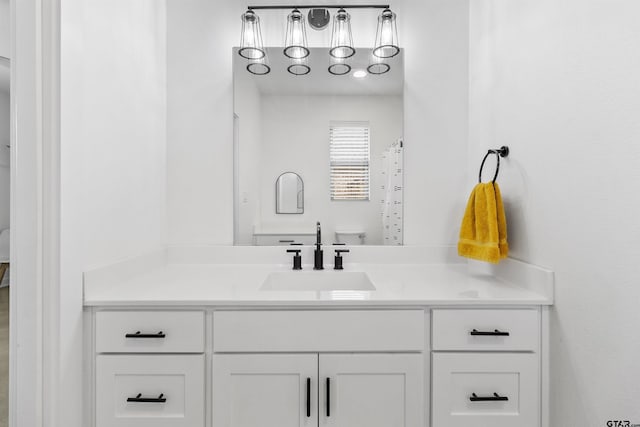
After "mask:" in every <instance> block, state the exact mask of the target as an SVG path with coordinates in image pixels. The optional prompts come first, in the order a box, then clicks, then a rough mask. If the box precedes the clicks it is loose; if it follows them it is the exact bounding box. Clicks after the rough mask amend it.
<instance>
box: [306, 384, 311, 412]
mask: <svg viewBox="0 0 640 427" xmlns="http://www.w3.org/2000/svg"><path fill="white" fill-rule="evenodd" d="M310 416H311V378H307V418H308V417H310Z"/></svg>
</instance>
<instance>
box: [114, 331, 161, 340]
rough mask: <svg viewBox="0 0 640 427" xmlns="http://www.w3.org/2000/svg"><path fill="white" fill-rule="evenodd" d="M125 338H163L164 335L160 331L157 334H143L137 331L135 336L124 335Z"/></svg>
mask: <svg viewBox="0 0 640 427" xmlns="http://www.w3.org/2000/svg"><path fill="white" fill-rule="evenodd" d="M124 337H125V338H164V337H166V335H165V334H164V332H162V331H160V332H158V333H157V334H143V333H141V332H140V331H137V332H136V333H135V334H126V335H125V336H124Z"/></svg>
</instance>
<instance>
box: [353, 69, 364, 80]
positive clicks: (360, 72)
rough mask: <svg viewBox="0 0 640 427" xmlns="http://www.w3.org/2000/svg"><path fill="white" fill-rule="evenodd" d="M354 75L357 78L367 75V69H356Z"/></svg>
mask: <svg viewBox="0 0 640 427" xmlns="http://www.w3.org/2000/svg"><path fill="white" fill-rule="evenodd" d="M353 77H355V78H356V79H361V78H364V77H367V72H366V71H365V70H356V71H354V72H353Z"/></svg>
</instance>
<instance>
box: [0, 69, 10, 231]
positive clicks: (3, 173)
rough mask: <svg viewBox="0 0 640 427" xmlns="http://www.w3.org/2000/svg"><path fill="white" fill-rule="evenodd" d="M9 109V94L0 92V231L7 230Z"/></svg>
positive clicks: (8, 212) (8, 210) (8, 211)
mask: <svg viewBox="0 0 640 427" xmlns="http://www.w3.org/2000/svg"><path fill="white" fill-rule="evenodd" d="M0 67H2V65H0ZM9 107H10V104H9V93H8V92H5V91H3V90H0V230H4V229H5V228H9V214H10V209H9V193H10V191H9V190H10V172H11V171H10V169H9V159H10V153H9V148H8V147H7V145H9V143H10V141H9V135H10V134H9V119H10V113H9Z"/></svg>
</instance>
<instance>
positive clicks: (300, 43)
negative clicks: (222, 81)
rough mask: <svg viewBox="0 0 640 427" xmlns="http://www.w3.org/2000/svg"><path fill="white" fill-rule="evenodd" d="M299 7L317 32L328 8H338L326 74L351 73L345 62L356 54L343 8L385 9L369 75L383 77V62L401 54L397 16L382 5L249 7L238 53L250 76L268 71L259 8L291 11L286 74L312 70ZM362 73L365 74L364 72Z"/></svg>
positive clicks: (327, 16)
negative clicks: (381, 75) (257, 11)
mask: <svg viewBox="0 0 640 427" xmlns="http://www.w3.org/2000/svg"><path fill="white" fill-rule="evenodd" d="M299 8H302V9H310V11H309V25H311V26H312V27H313V28H314V29H316V30H322V29H323V28H325V27H326V26H327V24H328V23H329V20H330V13H329V9H338V11H337V12H336V13H335V15H334V17H333V28H332V33H331V47H330V50H329V55H330V56H331V64H330V65H329V67H328V71H329V73H331V74H333V75H337V76H340V75H345V74H349V73H350V72H351V66H350V65H349V64H348V63H347V62H346V60H347V59H348V58H351V57H352V56H354V55H355V53H356V49H355V47H354V46H353V36H352V33H351V15H350V14H349V13H348V12H347V11H346V9H384V10H383V11H382V13H381V14H380V15H379V16H378V25H377V30H376V40H375V45H374V48H373V60H372V61H371V64H370V65H369V66H368V67H367V71H368V72H369V73H370V74H384V73H386V72H388V71H389V70H390V69H391V66H390V65H389V64H388V63H386V62H385V61H384V60H385V59H388V58H392V57H394V56H396V55H397V54H399V53H400V47H399V46H398V29H397V25H396V14H395V13H393V12H392V11H391V9H389V5H386V4H385V5H383V4H356V5H343V6H340V5H335V4H334V5H316V6H290V5H261V6H249V7H248V8H247V9H248V10H247V11H246V12H245V13H244V14H242V40H241V44H240V49H239V51H238V54H239V55H240V56H242V57H243V58H245V59H248V60H249V61H250V62H249V64H248V65H247V70H248V71H249V72H250V73H253V74H258V75H264V74H268V73H269V72H270V71H271V68H270V67H269V64H268V62H269V61H268V58H267V53H266V49H265V48H264V45H263V42H262V34H261V31H260V18H258V16H257V15H256V14H255V12H254V10H258V9H292V10H291V13H289V15H287V27H286V33H285V45H284V49H283V53H284V55H285V56H286V57H287V58H289V59H290V60H291V64H290V65H289V66H288V67H287V71H288V72H289V73H291V74H294V75H297V76H300V75H305V74H309V73H310V72H311V68H310V67H309V65H308V61H307V57H308V56H309V54H310V53H311V51H310V50H309V47H308V44H307V30H306V23H305V16H304V15H303V14H302V13H301V12H300V10H299ZM362 72H364V73H365V75H366V74H367V73H366V72H365V71H364V70H362Z"/></svg>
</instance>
